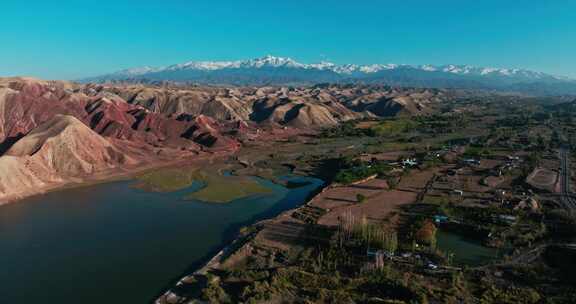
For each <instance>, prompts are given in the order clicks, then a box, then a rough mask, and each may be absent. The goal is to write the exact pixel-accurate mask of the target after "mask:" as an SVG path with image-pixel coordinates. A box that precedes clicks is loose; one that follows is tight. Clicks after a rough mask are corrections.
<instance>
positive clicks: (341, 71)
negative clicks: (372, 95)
mask: <svg viewBox="0 0 576 304" xmlns="http://www.w3.org/2000/svg"><path fill="white" fill-rule="evenodd" d="M273 68H284V69H294V71H296V70H301V71H317V72H322V73H325V74H326V78H325V79H332V78H334V77H336V78H338V77H339V78H342V79H346V78H370V77H380V76H381V75H382V74H390V73H394V71H395V70H398V71H399V72H401V73H404V74H405V73H411V72H422V71H423V72H427V73H435V74H438V73H447V74H451V76H452V77H454V76H455V75H460V76H462V77H467V78H477V79H496V80H498V79H507V80H510V81H525V82H526V81H556V80H558V81H570V79H568V78H566V77H557V76H552V75H548V74H545V73H541V72H533V71H529V70H523V69H506V68H493V67H474V66H470V65H456V64H448V65H439V66H437V65H430V64H426V65H406V64H366V65H358V64H335V63H333V62H327V61H322V62H319V63H311V64H304V63H300V62H297V61H296V60H294V59H292V58H288V57H277V56H272V55H266V56H264V57H260V58H255V59H249V60H238V61H190V62H185V63H180V64H175V65H171V66H168V67H159V68H154V67H149V66H144V67H140V68H133V69H126V70H122V71H119V72H116V73H112V74H109V75H105V76H102V77H100V78H98V77H96V79H122V78H145V77H150V78H151V79H154V78H160V79H165V78H168V79H170V77H169V76H165V75H167V74H170V73H176V72H178V73H187V74H190V73H196V75H200V74H202V73H210V72H215V71H225V70H231V69H234V70H239V69H252V70H254V69H256V70H257V69H273ZM199 73H200V74H199ZM283 73H287V74H290V71H288V70H287V71H284V72H283ZM328 74H331V75H332V76H328ZM162 75H164V76H162ZM311 75H312V74H311ZM315 75H317V73H316V74H315ZM431 75H432V74H431ZM178 77H183V76H178ZM194 77H199V76H194ZM330 77H332V78H330ZM336 78H334V79H336Z"/></svg>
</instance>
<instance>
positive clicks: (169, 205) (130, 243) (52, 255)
mask: <svg viewBox="0 0 576 304" xmlns="http://www.w3.org/2000/svg"><path fill="white" fill-rule="evenodd" d="M255 179H257V181H258V183H260V184H261V185H263V186H265V187H267V188H269V189H271V190H272V191H271V192H270V193H266V194H259V195H253V196H250V197H245V198H240V199H236V200H234V201H232V202H229V203H223V204H217V203H205V202H201V201H189V200H188V201H187V200H183V199H182V197H183V196H184V195H186V194H188V193H191V192H194V191H196V190H198V189H199V188H200V187H201V185H199V184H198V183H194V184H192V186H190V187H188V188H187V189H184V190H180V191H176V192H169V193H155V192H146V191H143V190H140V189H136V188H134V187H132V185H133V182H132V181H120V182H111V183H105V184H100V185H95V186H89V187H82V188H75V189H68V190H63V191H58V192H52V193H48V194H45V195H41V196H36V197H33V198H29V199H25V200H22V201H19V202H15V203H11V204H8V205H4V206H0V269H1V270H0V303H18V304H28V303H63V304H65V303H83V304H101V303H111V304H112V303H126V304H132V303H134V304H140V303H151V302H152V300H153V299H154V298H155V297H156V296H157V295H160V294H161V293H162V292H163V290H164V288H166V287H168V286H169V285H170V283H173V282H174V281H175V280H178V279H179V278H180V277H181V276H182V275H184V274H185V272H187V271H191V270H193V269H194V268H197V267H199V266H201V264H202V263H203V262H206V261H207V260H208V259H209V258H210V256H211V255H213V254H215V253H216V252H217V251H218V250H220V249H221V248H222V247H224V246H225V245H227V244H228V243H229V242H231V241H232V240H233V238H234V236H235V235H236V233H237V232H238V230H239V229H240V228H241V227H242V226H244V225H249V224H252V223H254V222H256V221H258V220H261V219H264V218H270V217H274V216H276V215H277V214H279V213H281V212H282V211H284V210H287V209H291V208H294V207H296V206H299V205H301V204H302V203H304V202H305V200H306V199H307V198H308V197H309V195H310V194H312V193H314V192H315V191H316V190H317V189H318V188H319V187H321V186H322V185H323V181H321V180H319V179H315V178H309V177H295V176H290V177H284V179H287V180H290V181H294V182H296V183H298V184H299V185H301V186H299V187H289V188H287V187H284V186H281V185H278V184H275V183H272V182H271V181H268V180H265V179H260V178H255Z"/></svg>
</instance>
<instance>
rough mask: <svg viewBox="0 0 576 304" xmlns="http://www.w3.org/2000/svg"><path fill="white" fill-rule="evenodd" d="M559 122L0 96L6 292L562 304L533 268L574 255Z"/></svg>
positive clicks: (558, 107)
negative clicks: (547, 302) (9, 278)
mask: <svg viewBox="0 0 576 304" xmlns="http://www.w3.org/2000/svg"><path fill="white" fill-rule="evenodd" d="M573 103H574V102H573V101H571V100H570V98H569V97H566V96H558V97H533V96H524V95H516V94H500V93H494V92H484V91H467V90H452V89H429V88H397V87H390V86H384V85H365V84H355V85H351V84H330V85H314V86H305V87H285V86H279V87H277V86H264V87H220V86H196V85H181V84H176V83H163V84H134V83H104V84H94V83H90V84H78V83H72V82H62V81H42V80H37V79H30V78H5V79H1V80H0V135H1V136H2V137H0V139H1V144H0V147H2V149H1V151H2V155H1V156H0V202H2V203H4V204H5V205H4V206H1V207H0V214H1V215H2V216H3V218H2V227H3V230H1V231H0V238H1V239H2V240H5V241H6V242H5V244H7V245H6V247H5V248H3V251H4V252H6V256H7V257H8V258H9V259H10V261H11V262H10V264H11V265H19V264H26V265H30V267H28V266H27V268H26V269H25V271H24V270H23V269H20V270H18V269H12V270H11V272H14V273H16V272H17V273H19V275H20V277H19V278H18V279H17V280H14V281H13V282H12V283H11V284H10V285H7V287H6V288H8V289H9V290H11V291H12V295H11V297H10V299H12V301H13V302H21V303H23V301H29V302H36V301H41V300H42V299H43V296H42V294H43V295H44V296H46V295H50V297H51V298H52V299H60V301H63V302H65V301H69V300H70V299H71V298H74V299H82V302H83V303H101V301H105V300H106V299H109V298H115V299H117V300H118V301H121V302H126V303H129V302H133V301H136V302H139V303H142V302H145V301H154V302H156V303H158V304H172V303H194V302H195V301H205V302H210V303H238V302H242V303H259V302H278V303H280V302H282V303H284V302H287V303H301V302H306V301H308V302H314V303H316V302H323V303H350V302H360V303H410V302H414V301H416V302H419V303H475V302H476V301H479V300H482V299H484V300H486V301H492V303H540V302H539V301H540V300H541V299H543V298H549V299H552V300H553V301H556V302H557V303H569V301H570V299H572V298H573V297H574V296H575V295H574V293H573V292H572V291H571V290H572V289H571V283H570V281H569V280H566V279H565V277H566V275H567V273H566V271H567V270H568V269H572V268H571V267H574V265H573V263H571V262H563V264H562V266H560V267H559V265H558V264H556V263H555V262H554V259H553V258H551V257H554V256H556V255H557V254H558V252H564V251H570V250H571V249H570V248H572V247H571V246H572V245H571V244H572V240H573V239H574V237H575V236H576V235H575V234H574V231H575V230H574V227H576V224H575V223H576V222H575V217H574V215H573V213H572V212H571V210H572V208H571V205H570V201H569V197H570V196H569V195H570V194H569V193H567V192H569V190H570V189H573V187H572V185H573V184H574V179H573V177H572V175H570V174H569V173H568V170H569V169H570V168H568V167H569V166H571V164H572V163H573V162H571V161H569V160H570V159H571V158H573V156H574V154H573V153H571V152H570V153H568V152H567V151H568V150H569V151H571V148H572V147H573V145H574V144H575V143H576V133H574V131H573V130H574V129H573V127H574V125H573V124H574V122H573V121H572V119H571V115H572V114H573V109H574V107H573ZM569 148H570V149H569ZM560 156H562V157H560ZM83 221H84V222H85V223H82V222H83ZM22 222H24V223H38V224H34V227H37V228H35V229H33V230H30V231H28V230H26V229H24V230H21V229H23V228H20V227H25V226H27V225H28V226H29V225H33V224H27V225H24V226H20V225H18V223H22ZM57 222H61V224H56V223H57ZM105 223H107V224H105ZM74 229H77V230H78V231H76V232H74V233H71V234H70V235H69V236H68V237H65V238H62V239H59V238H58V235H59V234H61V233H62V231H64V230H70V231H73V230H74ZM144 236H146V237H144ZM70 243H74V244H76V247H75V248H76V249H75V250H72V251H71V252H70V253H68V252H66V249H67V248H69V244H70ZM34 246H41V247H42V249H41V251H46V250H49V251H50V254H49V255H50V256H51V257H58V256H62V257H65V258H63V259H62V260H54V261H50V262H49V263H48V264H47V265H45V266H42V267H41V268H37V267H38V265H39V264H38V260H39V259H41V257H40V256H32V257H30V256H28V257H21V256H20V255H19V254H18V252H21V251H22V250H32V251H33V250H34V248H35V247H34ZM126 246H128V247H126ZM118 248H123V249H122V250H119V251H118V252H116V250H117V249H118ZM74 252H80V253H79V254H74ZM87 253H90V254H87ZM30 259H32V260H30ZM34 259H36V260H34ZM131 259H133V260H134V263H132V262H128V260H131ZM68 261H69V262H68ZM72 264H74V265H82V267H80V268H78V269H74V268H72V267H70V265H72ZM97 265H100V266H97ZM102 265H105V267H103V266H102ZM144 265H147V266H146V267H144ZM92 267H93V268H92ZM37 269H39V270H38V271H36V270H37ZM56 269H66V271H65V272H64V275H62V276H58V275H57V271H56ZM111 269H114V271H112V270H111ZM46 276H54V277H53V278H54V281H53V284H47V285H46V289H45V290H44V292H43V293H41V294H39V295H38V296H27V295H25V293H24V290H26V286H28V285H29V284H35V285H37V284H38V282H39V281H37V280H47V277H46ZM73 277H82V278H83V279H82V280H79V281H78V282H77V283H78V284H79V285H75V284H76V282H73V281H71V280H70V278H73ZM518 277H527V279H525V280H522V281H518V280H516V278H518ZM134 278H137V279H134ZM103 282H104V283H103ZM94 284H97V286H99V288H98V289H94V288H92V287H90V286H94ZM63 286H67V287H70V288H72V290H77V291H78V293H74V292H71V293H67V292H64V289H62V287H63ZM118 286H125V288H123V289H119V288H118ZM8 289H7V290H8ZM144 291H145V292H144ZM90 301H93V302H90ZM390 301H393V302H390ZM394 301H395V302H394ZM566 301H568V302H566ZM556 302H553V303H556ZM489 303H491V302H489Z"/></svg>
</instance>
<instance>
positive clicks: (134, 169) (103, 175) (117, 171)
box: [0, 149, 239, 207]
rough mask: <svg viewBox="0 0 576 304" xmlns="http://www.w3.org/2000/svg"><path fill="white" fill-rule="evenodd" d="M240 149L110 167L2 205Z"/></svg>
mask: <svg viewBox="0 0 576 304" xmlns="http://www.w3.org/2000/svg"><path fill="white" fill-rule="evenodd" d="M238 151H239V149H235V150H233V151H225V152H209V153H210V154H205V155H202V156H198V155H195V156H187V157H184V158H183V159H178V160H173V161H169V160H166V161H162V160H158V161H155V162H150V163H148V164H142V163H141V164H135V165H132V166H130V167H124V168H121V167H116V168H110V169H107V170H104V171H100V172H96V173H94V174H92V175H91V176H88V177H84V178H82V177H76V178H70V179H69V180H67V181H62V182H54V183H48V184H47V185H46V186H45V187H41V188H35V189H30V190H29V191H25V192H23V193H22V194H19V195H11V196H5V197H2V198H0V207H1V206H4V205H8V204H13V203H17V202H19V201H21V200H24V199H27V198H31V197H35V196H40V195H44V194H47V193H51V192H56V191H62V190H67V189H75V188H82V187H90V186H93V185H98V184H103V183H109V182H115V181H122V180H127V179H131V177H134V176H135V175H138V174H142V173H145V172H147V171H150V170H155V169H163V168H170V167H174V166H178V165H184V164H186V165H194V164H195V163H196V162H203V161H209V162H212V161H214V160H217V159H219V158H222V157H228V156H230V155H234V154H236V153H237V152H238Z"/></svg>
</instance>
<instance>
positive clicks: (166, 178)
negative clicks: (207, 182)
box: [136, 168, 198, 192]
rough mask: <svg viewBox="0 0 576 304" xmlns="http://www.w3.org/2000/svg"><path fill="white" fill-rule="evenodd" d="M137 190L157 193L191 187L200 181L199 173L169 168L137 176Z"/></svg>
mask: <svg viewBox="0 0 576 304" xmlns="http://www.w3.org/2000/svg"><path fill="white" fill-rule="evenodd" d="M136 179H137V180H138V184H136V187H137V188H141V189H144V190H147V191H155V192H172V191H178V190H182V189H184V188H187V187H190V186H191V185H192V183H193V182H194V181H195V180H198V177H197V171H196V170H194V169H192V168H185V169H183V168H167V169H160V170H155V171H151V172H148V173H145V174H142V175H140V176H137V177H136Z"/></svg>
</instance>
